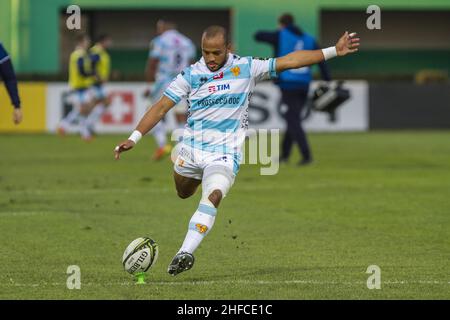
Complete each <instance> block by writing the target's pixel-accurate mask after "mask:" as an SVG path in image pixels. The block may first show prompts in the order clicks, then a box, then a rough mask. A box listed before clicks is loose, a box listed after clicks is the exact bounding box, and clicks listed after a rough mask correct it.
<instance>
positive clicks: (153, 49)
mask: <svg viewBox="0 0 450 320" xmlns="http://www.w3.org/2000/svg"><path fill="white" fill-rule="evenodd" d="M162 55H163V48H162V45H161V41H159V40H158V38H156V39H153V40H152V41H151V42H150V50H149V52H148V57H149V58H155V59H161V57H162Z"/></svg>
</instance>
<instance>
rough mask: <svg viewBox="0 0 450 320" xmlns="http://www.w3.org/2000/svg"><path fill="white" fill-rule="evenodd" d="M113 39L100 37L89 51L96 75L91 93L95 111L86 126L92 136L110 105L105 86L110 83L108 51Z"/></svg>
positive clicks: (104, 36)
mask: <svg viewBox="0 0 450 320" xmlns="http://www.w3.org/2000/svg"><path fill="white" fill-rule="evenodd" d="M111 44H112V40H111V38H110V37H109V36H108V35H106V34H103V35H101V36H99V37H98V39H97V42H96V43H95V45H94V46H93V47H92V48H91V49H90V50H89V57H90V59H91V67H92V70H93V73H94V75H93V76H92V78H91V81H92V83H91V88H90V90H91V92H92V94H93V96H94V100H93V103H94V105H95V106H94V109H93V110H92V112H91V113H90V114H89V116H88V118H87V121H86V125H87V130H89V132H90V133H91V134H93V133H94V126H95V123H97V122H98V120H99V119H100V117H101V116H102V114H103V113H104V112H105V110H106V108H107V107H108V106H109V104H110V99H109V97H108V95H107V93H106V92H105V88H104V84H105V83H106V82H108V80H109V76H110V73H111V58H110V56H109V53H108V52H107V49H108V48H109V47H110V46H111Z"/></svg>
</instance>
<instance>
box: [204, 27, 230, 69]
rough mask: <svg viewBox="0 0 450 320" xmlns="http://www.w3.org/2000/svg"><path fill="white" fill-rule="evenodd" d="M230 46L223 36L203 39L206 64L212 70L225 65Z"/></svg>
mask: <svg viewBox="0 0 450 320" xmlns="http://www.w3.org/2000/svg"><path fill="white" fill-rule="evenodd" d="M228 52H229V47H227V45H226V44H225V39H224V38H223V36H221V35H218V36H217V37H213V38H205V37H203V39H202V55H203V58H204V59H205V63H206V66H207V67H208V69H209V70H210V71H212V72H214V71H217V70H219V69H220V68H222V67H223V65H224V64H225V62H226V61H227V58H228Z"/></svg>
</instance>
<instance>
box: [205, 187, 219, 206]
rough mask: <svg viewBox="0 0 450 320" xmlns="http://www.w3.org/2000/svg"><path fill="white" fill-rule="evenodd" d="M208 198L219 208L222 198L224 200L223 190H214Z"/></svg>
mask: <svg viewBox="0 0 450 320" xmlns="http://www.w3.org/2000/svg"><path fill="white" fill-rule="evenodd" d="M208 200H209V201H211V202H212V204H213V205H214V207H216V208H217V207H218V206H219V204H220V200H222V191H220V190H219V189H216V190H214V191H213V192H211V194H210V195H209V196H208Z"/></svg>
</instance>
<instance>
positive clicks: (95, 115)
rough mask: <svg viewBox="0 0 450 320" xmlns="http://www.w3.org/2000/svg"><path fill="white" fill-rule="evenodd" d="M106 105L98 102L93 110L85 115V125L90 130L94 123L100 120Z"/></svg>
mask: <svg viewBox="0 0 450 320" xmlns="http://www.w3.org/2000/svg"><path fill="white" fill-rule="evenodd" d="M105 110H106V107H105V106H104V105H103V104H98V105H97V106H96V107H95V108H94V110H92V112H91V113H90V114H89V116H88V117H87V119H86V121H87V126H88V128H89V129H90V130H93V129H94V126H95V124H96V123H97V122H98V121H99V120H100V117H101V116H102V114H103V113H104V112H105Z"/></svg>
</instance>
